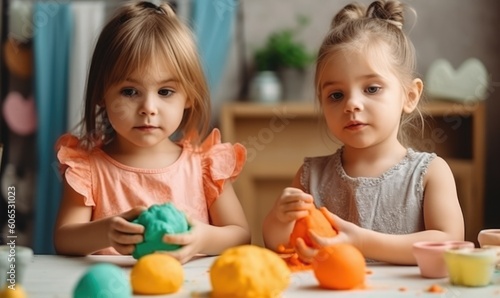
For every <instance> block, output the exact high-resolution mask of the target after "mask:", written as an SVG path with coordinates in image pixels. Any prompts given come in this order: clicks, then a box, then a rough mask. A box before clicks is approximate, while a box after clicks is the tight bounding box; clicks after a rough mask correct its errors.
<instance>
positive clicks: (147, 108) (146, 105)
mask: <svg viewBox="0 0 500 298" xmlns="http://www.w3.org/2000/svg"><path fill="white" fill-rule="evenodd" d="M139 113H140V114H141V115H156V114H157V113H158V108H157V106H156V99H155V98H154V96H152V95H148V96H146V97H145V98H144V100H143V102H142V105H141V107H140V110H139Z"/></svg>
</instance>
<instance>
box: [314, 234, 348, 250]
mask: <svg viewBox="0 0 500 298" xmlns="http://www.w3.org/2000/svg"><path fill="white" fill-rule="evenodd" d="M308 232H309V238H310V239H311V242H312V243H313V245H314V247H317V248H320V247H323V246H330V245H334V244H337V243H341V242H342V237H338V236H334V237H321V236H319V235H318V234H316V233H315V232H314V231H311V230H309V231H308Z"/></svg>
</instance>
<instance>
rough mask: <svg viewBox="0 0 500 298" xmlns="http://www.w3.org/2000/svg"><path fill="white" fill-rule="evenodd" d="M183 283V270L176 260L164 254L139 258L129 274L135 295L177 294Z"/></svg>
mask: <svg viewBox="0 0 500 298" xmlns="http://www.w3.org/2000/svg"><path fill="white" fill-rule="evenodd" d="M183 282H184V269H183V268H182V265H181V263H180V262H179V261H177V259H175V258H174V257H172V256H169V255H166V254H159V253H154V254H149V255H147V256H144V257H142V258H140V259H139V260H138V261H137V263H136V264H135V265H134V267H133V268H132V271H131V272H130V283H131V284H132V290H133V291H134V293H135V294H140V295H161V294H171V293H175V292H177V291H178V290H179V289H180V288H181V286H182V283H183Z"/></svg>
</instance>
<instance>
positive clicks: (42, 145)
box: [33, 2, 72, 254]
mask: <svg viewBox="0 0 500 298" xmlns="http://www.w3.org/2000/svg"><path fill="white" fill-rule="evenodd" d="M33 24H34V49H35V53H34V56H35V101H36V106H37V113H38V134H37V151H38V173H39V174H38V177H37V185H36V187H37V192H36V197H35V206H36V208H35V210H36V214H35V224H34V229H35V232H34V243H33V249H34V251H35V253H37V254H51V253H54V247H53V229H54V223H55V218H56V215H57V211H58V206H59V202H60V198H61V192H62V183H61V182H62V180H61V177H60V176H59V174H58V171H57V164H58V163H57V160H56V156H55V151H54V144H55V142H56V140H57V139H58V138H59V136H61V135H62V134H63V133H64V132H65V131H66V115H67V90H68V62H69V45H70V37H71V32H72V31H71V29H72V26H71V25H72V22H71V7H70V5H69V4H68V3H62V4H61V3H56V2H37V3H36V4H35V8H34V12H33Z"/></svg>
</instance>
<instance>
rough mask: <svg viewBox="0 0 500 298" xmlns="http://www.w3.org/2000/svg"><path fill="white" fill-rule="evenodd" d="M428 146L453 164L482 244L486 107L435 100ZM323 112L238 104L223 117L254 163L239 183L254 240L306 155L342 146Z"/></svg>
mask: <svg viewBox="0 0 500 298" xmlns="http://www.w3.org/2000/svg"><path fill="white" fill-rule="evenodd" d="M425 111H426V114H427V115H428V116H426V123H427V127H426V128H425V131H426V133H425V134H424V136H423V143H422V145H423V147H424V148H425V149H426V150H429V151H434V152H436V153H437V154H438V155H440V156H442V157H443V158H445V159H446V160H447V162H448V163H449V164H450V167H451V169H452V171H453V173H454V175H455V179H456V182H457V190H458V193H459V199H460V203H461V206H462V210H463V213H464V218H465V223H466V238H467V239H468V240H473V241H476V238H477V234H478V232H479V230H480V229H481V228H482V226H483V197H484V156H485V148H484V144H485V119H484V116H485V108H484V103H476V104H469V105H463V104H458V103H450V102H432V103H429V104H427V105H426V106H425ZM318 113H319V112H318V111H317V108H316V107H315V106H314V105H313V104H306V103H281V104H272V105H269V104H257V103H232V104H227V105H225V106H223V108H222V113H221V119H220V121H221V122H220V124H221V131H222V138H223V140H224V141H227V142H240V143H242V144H244V145H245V146H246V148H247V150H248V161H247V164H246V165H245V168H244V170H243V172H242V174H241V175H240V177H239V178H238V180H237V181H236V182H235V191H236V193H237V194H238V196H239V198H240V200H241V203H242V205H243V208H244V209H245V213H246V215H247V218H248V220H249V223H250V226H251V229H252V239H253V240H252V242H253V243H254V244H257V245H262V244H263V241H262V233H261V229H262V222H263V219H264V217H265V215H266V214H267V212H268V211H269V210H270V208H271V207H272V205H273V204H274V202H275V200H276V198H277V197H278V196H279V195H280V194H281V191H282V190H283V188H285V187H287V186H289V185H290V183H291V181H292V179H293V177H294V175H295V173H296V171H297V170H298V169H299V167H300V165H301V164H302V161H303V159H304V157H306V156H318V155H327V154H331V153H333V152H334V151H335V150H336V149H337V148H338V147H339V145H338V144H336V143H334V142H333V141H332V140H330V139H329V138H328V137H327V135H326V127H322V126H321V124H320V123H321V122H320V120H319V117H318Z"/></svg>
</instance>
